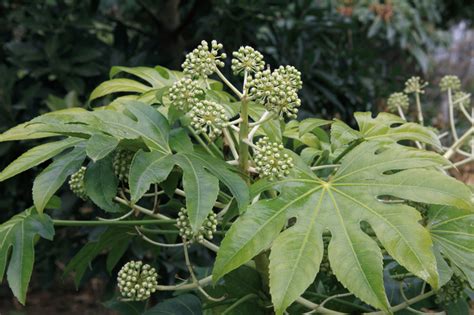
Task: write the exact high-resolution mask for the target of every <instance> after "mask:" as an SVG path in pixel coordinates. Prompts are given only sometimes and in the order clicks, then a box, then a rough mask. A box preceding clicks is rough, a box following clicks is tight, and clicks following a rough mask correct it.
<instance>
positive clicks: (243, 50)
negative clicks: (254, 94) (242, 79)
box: [231, 46, 265, 74]
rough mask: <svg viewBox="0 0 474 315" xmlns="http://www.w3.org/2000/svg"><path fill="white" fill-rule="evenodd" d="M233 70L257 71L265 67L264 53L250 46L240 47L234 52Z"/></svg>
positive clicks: (236, 71) (241, 71) (237, 72)
mask: <svg viewBox="0 0 474 315" xmlns="http://www.w3.org/2000/svg"><path fill="white" fill-rule="evenodd" d="M232 56H234V58H233V59H232V66H231V68H232V71H233V72H234V74H243V73H244V72H245V71H246V72H247V73H255V72H259V71H262V70H263V68H265V61H264V60H263V55H262V54H261V53H260V52H259V51H257V50H255V49H253V48H252V47H250V46H245V47H240V48H239V50H237V51H234V52H233V53H232Z"/></svg>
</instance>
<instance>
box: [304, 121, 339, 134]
mask: <svg viewBox="0 0 474 315" xmlns="http://www.w3.org/2000/svg"><path fill="white" fill-rule="evenodd" d="M332 123H333V122H332V121H330V120H326V119H320V118H306V119H304V120H302V121H301V122H300V123H299V134H300V136H302V135H304V134H305V133H308V132H311V131H313V130H314V129H315V128H317V127H321V126H326V125H330V124H332Z"/></svg>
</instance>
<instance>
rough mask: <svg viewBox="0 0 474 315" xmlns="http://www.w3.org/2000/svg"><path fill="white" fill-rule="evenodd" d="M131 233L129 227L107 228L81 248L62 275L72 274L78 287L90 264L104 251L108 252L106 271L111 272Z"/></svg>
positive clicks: (123, 251) (129, 239)
mask: <svg viewBox="0 0 474 315" xmlns="http://www.w3.org/2000/svg"><path fill="white" fill-rule="evenodd" d="M133 231H134V230H133V229H132V228H130V227H129V226H128V227H127V226H114V227H109V228H107V230H105V231H104V232H103V233H102V234H100V236H99V238H98V239H97V240H96V241H92V242H89V243H87V244H86V245H84V247H82V248H81V250H80V251H79V252H78V253H77V254H76V256H74V257H73V258H72V259H71V261H70V262H69V264H68V265H67V266H66V269H65V270H64V275H66V274H68V273H70V272H74V282H75V283H76V286H78V285H79V284H80V282H81V279H82V277H83V276H84V273H85V272H86V271H87V269H88V268H91V262H92V261H93V260H94V259H95V258H96V257H97V256H98V255H100V254H101V253H103V252H104V251H107V252H108V256H107V262H106V265H107V271H108V272H111V271H112V269H113V268H114V267H115V265H116V264H117V263H118V261H119V260H120V258H121V257H122V256H123V254H124V253H125V251H126V250H127V248H128V246H129V243H130V241H131V240H132V238H133V237H134V234H133V233H132V232H133Z"/></svg>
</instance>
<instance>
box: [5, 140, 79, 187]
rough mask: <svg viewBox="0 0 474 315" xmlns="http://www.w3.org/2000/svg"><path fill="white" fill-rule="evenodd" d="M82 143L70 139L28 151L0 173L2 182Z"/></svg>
mask: <svg viewBox="0 0 474 315" xmlns="http://www.w3.org/2000/svg"><path fill="white" fill-rule="evenodd" d="M82 141H84V140H83V139H78V138H68V139H64V140H60V141H56V142H50V143H46V144H42V145H39V146H36V147H34V148H32V149H30V150H28V151H26V152H25V153H23V154H22V155H20V156H19V157H18V158H17V159H16V160H15V161H13V162H12V163H10V164H9V165H8V166H7V167H6V168H5V169H4V170H3V171H2V172H1V173H0V182H1V181H4V180H6V179H8V178H10V177H13V176H15V175H17V174H19V173H21V172H24V171H26V170H28V169H30V168H32V167H34V166H36V165H39V164H41V163H43V162H45V161H47V160H49V159H51V158H53V157H54V156H56V155H58V154H59V153H61V152H62V151H64V150H65V149H67V148H70V147H72V146H74V145H76V144H78V143H80V142H82Z"/></svg>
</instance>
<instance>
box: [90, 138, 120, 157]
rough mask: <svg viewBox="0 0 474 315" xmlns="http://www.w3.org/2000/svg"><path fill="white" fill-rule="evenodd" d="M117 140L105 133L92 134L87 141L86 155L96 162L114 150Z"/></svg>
mask: <svg viewBox="0 0 474 315" xmlns="http://www.w3.org/2000/svg"><path fill="white" fill-rule="evenodd" d="M118 144H119V140H117V139H116V138H114V137H111V136H107V135H105V134H99V133H98V134H94V135H92V137H90V139H89V140H88V141H87V145H86V153H87V156H88V157H90V158H91V159H92V161H94V162H96V161H98V160H100V159H103V158H104V157H106V156H107V155H108V154H109V153H110V152H112V151H113V150H115V148H116V147H117V145H118Z"/></svg>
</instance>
